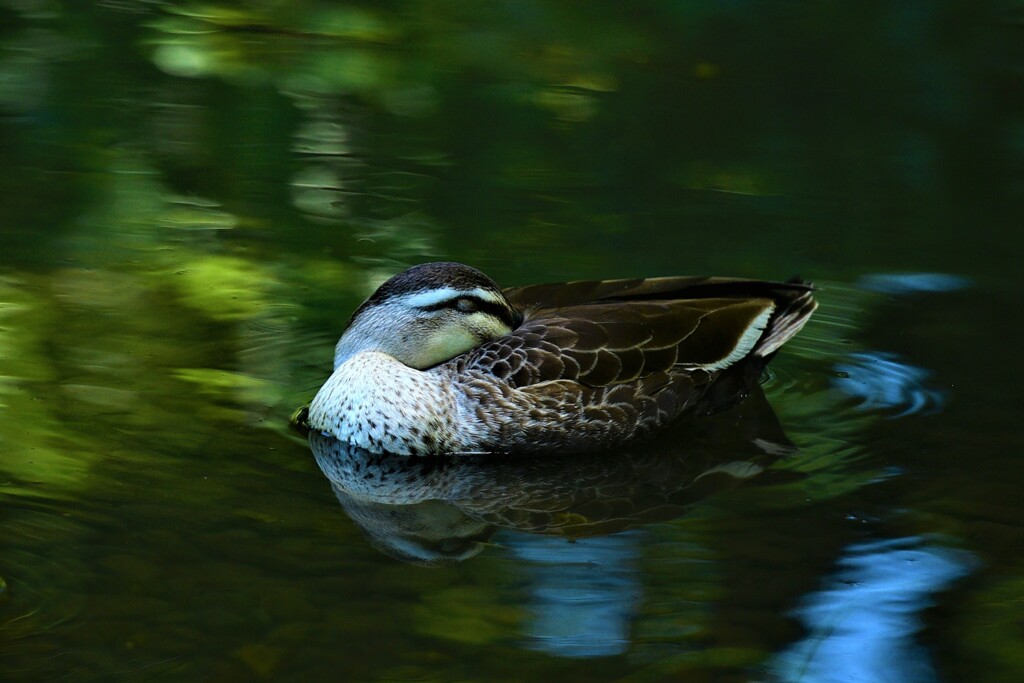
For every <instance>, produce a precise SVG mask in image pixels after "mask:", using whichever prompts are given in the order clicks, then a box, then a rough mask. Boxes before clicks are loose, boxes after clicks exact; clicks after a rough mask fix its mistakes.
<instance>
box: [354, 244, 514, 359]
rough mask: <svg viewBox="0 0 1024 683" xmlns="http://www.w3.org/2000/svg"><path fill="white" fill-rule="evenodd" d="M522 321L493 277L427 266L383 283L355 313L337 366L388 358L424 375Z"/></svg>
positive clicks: (457, 266)
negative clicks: (373, 355) (373, 356)
mask: <svg viewBox="0 0 1024 683" xmlns="http://www.w3.org/2000/svg"><path fill="white" fill-rule="evenodd" d="M520 321H521V316H520V315H519V313H518V312H517V311H516V310H515V309H514V308H512V306H511V304H509V302H508V300H506V299H505V296H504V295H503V294H502V293H501V289H500V288H499V287H498V285H497V284H495V282H494V281H493V280H491V279H490V278H489V277H487V276H486V275H484V274H483V273H481V272H480V271H479V270H476V269H475V268H470V267H469V266H465V265H462V264H461V263H424V264H422V265H418V266H413V267H412V268H409V269H408V270H406V271H404V272H402V273H399V274H398V275H395V276H394V277H392V278H391V279H390V280H388V281H387V282H385V283H384V284H382V285H381V286H380V287H379V288H378V289H377V291H376V292H374V293H373V295H372V296H370V298H369V299H367V300H366V301H364V302H363V304H362V305H361V306H360V307H359V308H358V309H356V312H355V313H353V314H352V319H351V320H350V321H349V324H348V327H346V328H345V332H344V334H342V336H341V339H340V340H338V344H337V346H336V347H335V353H334V367H335V369H337V368H338V367H339V366H340V365H341V364H342V363H344V362H345V361H346V360H348V359H349V358H351V357H352V356H354V355H355V354H357V353H362V352H364V351H378V352H381V353H386V354H388V355H390V356H392V357H393V358H395V359H396V360H398V361H400V362H401V363H404V364H405V365H407V366H409V367H411V368H416V369H418V370H423V369H425V368H430V367H433V366H434V365H437V364H439V363H443V362H444V361H446V360H449V359H451V358H454V357H455V356H458V355H460V354H462V353H465V352H466V351H469V350H470V349H473V348H476V347H477V346H479V345H481V344H483V343H484V342H486V341H489V340H491V339H496V338H498V337H501V336H504V335H506V334H509V333H510V332H511V331H512V330H513V329H515V327H516V326H518V324H519V322H520Z"/></svg>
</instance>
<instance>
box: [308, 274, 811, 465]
mask: <svg viewBox="0 0 1024 683" xmlns="http://www.w3.org/2000/svg"><path fill="white" fill-rule="evenodd" d="M815 306H816V304H815V302H814V300H813V297H812V295H811V286H810V285H808V284H806V283H803V282H798V281H794V282H788V283H776V282H761V281H751V280H737V279H727V278H693V277H668V278H648V279H634V280H603V281H588V282H572V283H559V284H546V285H532V286H528V287H520V288H512V289H505V290H501V289H499V288H498V286H497V285H496V284H495V283H494V282H493V281H492V280H490V278H488V277H487V276H486V275H484V274H483V273H481V272H479V271H477V270H475V269H473V268H470V267H469V266H465V265H462V264H457V263H428V264H423V265H420V266H414V267H413V268H410V269H409V270H407V271H405V272H403V273H400V274H398V275H396V276H395V277H393V278H392V279H391V280H388V281H387V282H386V283H384V284H383V285H382V286H381V287H380V288H379V289H378V290H377V292H376V293H374V294H373V295H372V296H371V297H370V298H369V299H367V301H366V302H364V303H363V304H362V305H361V306H360V307H359V309H357V310H356V312H355V313H354V314H353V316H352V320H351V321H350V323H349V326H348V327H347V328H346V331H345V333H344V334H343V335H342V337H341V339H340V340H339V342H338V345H337V347H336V350H335V363H334V372H333V373H332V375H331V376H330V378H328V380H327V381H326V382H325V383H324V385H323V387H322V388H321V389H320V391H319V392H318V393H317V395H316V397H315V398H314V399H313V401H312V403H311V404H310V407H309V413H308V418H307V423H308V426H309V427H310V428H311V429H313V430H316V431H319V432H321V433H323V434H326V435H328V436H331V437H334V438H336V439H339V440H341V441H344V442H346V443H350V444H352V445H354V446H357V447H359V448H364V449H366V450H368V451H371V452H374V453H383V452H388V453H395V454H406V455H426V454H433V453H466V454H468V453H485V452H522V451H529V452H544V451H586V450H594V449H600V448H607V447H609V446H614V445H617V444H620V443H624V442H626V441H629V440H632V439H636V438H639V437H642V436H645V435H647V434H650V433H652V432H655V431H656V430H658V429H660V428H661V427H663V426H665V425H666V424H668V423H669V422H671V421H672V420H674V419H676V418H677V417H679V416H680V415H682V414H684V413H692V414H702V413H712V412H717V411H718V410H721V409H723V408H725V407H728V406H729V405H731V404H733V403H735V402H736V401H738V400H740V399H741V398H742V397H743V396H745V395H746V393H748V392H749V391H750V389H751V387H752V386H753V385H754V384H755V383H756V381H757V378H758V377H759V375H760V373H761V371H762V369H763V368H764V365H765V364H766V363H767V362H768V360H770V358H771V357H772V356H773V355H774V354H775V352H776V351H778V349H779V347H781V346H782V344H784V343H785V342H786V341H788V340H789V339H790V338H791V337H792V336H793V335H795V334H796V333H797V332H798V331H799V330H800V328H801V327H803V325H804V324H805V323H806V321H807V319H808V318H809V317H810V315H811V313H813V311H814V308H815Z"/></svg>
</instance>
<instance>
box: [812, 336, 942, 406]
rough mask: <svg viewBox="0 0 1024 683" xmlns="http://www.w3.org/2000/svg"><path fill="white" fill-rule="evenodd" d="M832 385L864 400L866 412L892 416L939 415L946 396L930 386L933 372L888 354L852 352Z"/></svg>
mask: <svg viewBox="0 0 1024 683" xmlns="http://www.w3.org/2000/svg"><path fill="white" fill-rule="evenodd" d="M835 371H836V373H837V374H836V376H835V377H833V378H832V384H833V385H834V386H835V387H836V388H837V389H839V390H840V391H842V392H843V393H845V394H848V395H850V396H856V397H857V398H859V399H861V401H862V402H861V404H860V406H859V407H860V408H862V409H864V410H887V411H893V414H892V417H904V416H906V415H912V414H922V415H930V414H933V413H937V412H939V411H940V410H941V409H942V407H943V405H944V404H945V402H946V393H945V392H944V391H942V390H940V389H936V388H934V387H931V386H929V380H930V379H931V375H932V372H931V371H930V370H926V369H924V368H920V367H917V366H915V365H910V364H909V363H906V362H904V361H903V360H902V359H901V358H900V357H899V355H897V354H895V353H891V352H887V351H871V352H866V353H852V354H850V355H849V357H848V360H847V361H846V362H845V363H836V365H835Z"/></svg>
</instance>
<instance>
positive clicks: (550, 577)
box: [505, 531, 640, 658]
mask: <svg viewBox="0 0 1024 683" xmlns="http://www.w3.org/2000/svg"><path fill="white" fill-rule="evenodd" d="M505 541H506V544H507V545H508V547H510V548H511V549H512V552H513V553H514V554H515V555H516V557H518V558H519V559H521V560H525V563H524V566H525V567H526V570H527V572H529V575H530V579H531V582H530V585H529V588H528V590H529V593H530V594H529V597H528V598H527V607H528V609H530V611H531V612H532V615H533V616H532V618H531V619H530V621H529V622H528V625H527V626H526V636H527V642H526V647H528V648H530V649H531V650H540V651H541V652H547V653H548V654H552V655H557V656H560V657H578V658H584V657H607V656H611V655H618V654H622V653H623V652H625V651H626V650H627V649H629V644H630V641H629V631H630V625H631V624H632V620H633V615H634V613H635V611H636V608H637V605H638V603H639V601H640V582H639V580H638V577H637V573H636V571H637V570H636V560H637V557H638V555H639V549H638V546H639V542H640V533H639V532H635V531H630V532H625V533H621V534H615V535H613V536H598V537H593V538H582V539H579V540H576V541H574V542H569V541H567V540H565V539H562V538H552V537H547V536H534V535H527V534H515V535H513V536H512V537H510V538H506V539H505Z"/></svg>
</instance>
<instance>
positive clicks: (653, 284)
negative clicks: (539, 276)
mask: <svg viewBox="0 0 1024 683" xmlns="http://www.w3.org/2000/svg"><path fill="white" fill-rule="evenodd" d="M812 289H813V287H812V286H811V285H810V284H808V283H806V282H802V281H799V280H793V281H790V282H765V281H763V280H745V279H742V278H724V277H688V276H682V277H651V278H646V279H644V278H634V279H626V280H581V281H578V282H557V283H547V284H539V285H527V286H525V287H511V288H509V289H506V290H504V292H503V293H504V294H505V298H507V299H508V301H509V303H511V304H512V305H513V306H515V307H516V308H518V309H520V310H529V309H538V308H561V307H565V306H579V305H581V304H586V303H595V302H599V301H644V300H646V301H652V300H665V299H702V298H716V297H730V298H738V297H748V298H750V297H766V298H770V299H776V298H778V297H779V296H787V295H788V296H796V295H797V294H799V293H800V292H809V291H811V290H812Z"/></svg>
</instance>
